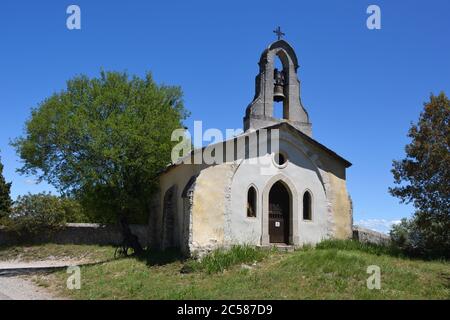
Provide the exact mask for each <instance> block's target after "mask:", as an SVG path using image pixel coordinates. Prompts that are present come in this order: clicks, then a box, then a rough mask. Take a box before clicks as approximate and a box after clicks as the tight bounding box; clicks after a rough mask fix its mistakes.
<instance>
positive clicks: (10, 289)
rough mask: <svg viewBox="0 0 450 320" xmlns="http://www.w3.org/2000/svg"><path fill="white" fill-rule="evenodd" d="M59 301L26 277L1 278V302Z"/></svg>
mask: <svg viewBox="0 0 450 320" xmlns="http://www.w3.org/2000/svg"><path fill="white" fill-rule="evenodd" d="M54 299H58V298H57V297H55V296H53V295H52V294H50V293H49V292H47V291H46V290H45V289H43V288H40V287H38V286H37V285H35V284H34V283H33V282H32V281H31V280H29V279H27V278H25V277H0V300H54Z"/></svg>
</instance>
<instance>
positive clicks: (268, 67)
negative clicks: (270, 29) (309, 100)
mask: <svg viewBox="0 0 450 320" xmlns="http://www.w3.org/2000/svg"><path fill="white" fill-rule="evenodd" d="M277 31H278V33H277V35H278V41H275V42H274V43H272V44H271V45H270V46H269V47H268V48H267V49H266V50H264V52H263V53H262V55H261V58H260V60H259V74H258V75H257V76H256V81H255V82H256V86H255V97H254V98H253V101H252V102H251V103H250V104H249V106H248V107H247V109H246V111H245V117H244V130H245V131H249V130H256V129H260V128H264V127H267V126H270V125H274V124H277V123H280V122H287V123H289V124H291V125H292V126H294V127H295V128H297V129H298V130H300V131H302V132H303V133H305V134H306V135H308V136H312V130H311V123H310V122H309V116H308V113H307V112H306V110H305V108H304V107H303V105H302V103H301V100H300V81H299V80H298V77H297V69H298V61H297V56H296V55H295V52H294V49H293V48H292V47H291V46H290V45H289V43H287V42H286V41H284V40H282V39H280V38H281V36H280V34H282V33H281V31H280V30H279V29H278V30H277ZM274 32H275V31H274ZM278 58H279V59H280V61H281V65H282V70H278V68H276V67H275V60H276V59H278ZM274 102H282V103H283V118H282V119H278V118H275V117H274Z"/></svg>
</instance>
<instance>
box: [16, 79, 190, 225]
mask: <svg viewBox="0 0 450 320" xmlns="http://www.w3.org/2000/svg"><path fill="white" fill-rule="evenodd" d="M186 116H187V112H186V110H185V109H184V106H183V102H182V92H181V90H180V88H178V87H172V86H165V85H157V84H155V82H154V81H153V79H152V77H151V75H150V74H147V75H146V76H145V78H143V79H142V78H139V77H137V76H133V77H129V76H128V75H127V74H126V73H119V72H101V74H100V77H99V78H92V79H90V78H88V77H87V76H79V77H76V78H74V79H72V80H70V81H68V83H67V89H66V90H64V91H62V92H60V93H58V94H54V95H53V96H51V97H50V98H48V99H46V100H45V101H43V102H42V103H41V104H39V106H38V107H37V108H35V109H33V110H32V115H31V119H29V120H28V121H27V123H26V135H25V136H24V137H20V138H18V139H16V140H15V141H14V142H13V145H14V146H15V148H16V150H17V152H18V154H19V155H20V157H21V158H22V159H23V163H24V164H23V167H22V168H21V169H20V170H19V171H20V172H21V173H23V174H33V175H36V176H38V178H39V180H46V181H48V182H49V183H51V184H52V185H54V186H55V187H56V188H57V189H58V190H59V191H61V192H62V194H66V195H67V194H68V195H71V196H75V197H77V198H78V199H79V200H80V201H81V202H82V203H83V205H84V206H85V207H86V208H88V209H89V211H90V213H92V214H94V215H95V217H96V220H97V221H99V222H113V221H116V220H117V218H118V217H119V216H126V217H128V218H129V220H130V221H132V222H143V221H145V217H146V215H147V214H148V212H149V206H150V201H151V196H152V194H153V193H154V192H155V190H156V189H157V180H156V176H157V173H158V172H159V171H160V170H161V169H162V168H163V167H164V166H165V165H167V164H168V163H169V162H170V154H171V149H172V147H173V145H174V142H172V141H171V133H172V131H173V130H174V129H177V128H180V127H182V120H183V119H185V118H186Z"/></svg>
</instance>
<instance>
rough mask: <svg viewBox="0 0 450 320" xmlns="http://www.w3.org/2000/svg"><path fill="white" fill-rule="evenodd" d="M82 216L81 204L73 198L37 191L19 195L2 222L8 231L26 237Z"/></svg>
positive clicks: (46, 231) (77, 220)
mask: <svg viewBox="0 0 450 320" xmlns="http://www.w3.org/2000/svg"><path fill="white" fill-rule="evenodd" d="M83 217H84V214H83V211H82V209H81V206H80V205H79V204H78V203H77V202H75V201H74V200H71V199H67V198H60V197H57V196H53V195H51V194H49V193H39V194H28V195H25V196H19V197H18V198H17V200H16V201H15V202H14V205H13V208H12V212H11V214H10V215H9V216H8V218H7V219H4V220H3V223H4V224H5V225H6V228H7V230H8V231H10V232H14V233H16V234H18V235H19V236H23V237H26V236H33V235H37V234H39V233H48V232H52V231H56V230H58V229H61V228H63V227H64V225H65V224H66V223H67V222H79V220H83Z"/></svg>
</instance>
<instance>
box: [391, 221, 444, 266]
mask: <svg viewBox="0 0 450 320" xmlns="http://www.w3.org/2000/svg"><path fill="white" fill-rule="evenodd" d="M390 235H391V239H392V243H393V245H394V246H396V247H397V248H399V249H400V250H402V251H403V252H405V253H406V254H407V255H409V256H413V257H418V256H420V257H424V258H444V259H448V258H449V257H450V226H449V225H448V224H447V223H443V222H442V221H436V220H435V219H431V218H430V217H429V216H428V215H421V214H420V213H416V215H415V216H414V218H412V219H409V220H407V219H402V220H401V222H400V223H399V224H397V225H394V226H393V227H392V229H391V232H390Z"/></svg>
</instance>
